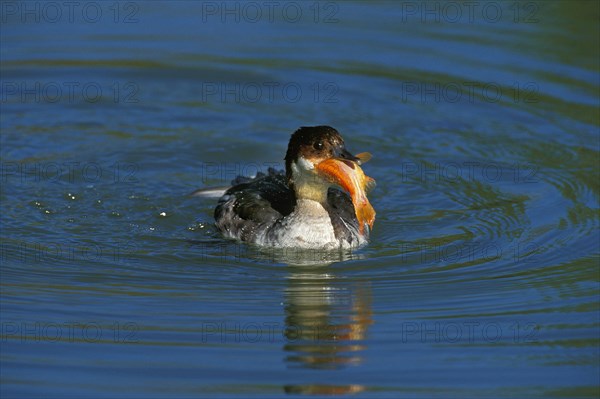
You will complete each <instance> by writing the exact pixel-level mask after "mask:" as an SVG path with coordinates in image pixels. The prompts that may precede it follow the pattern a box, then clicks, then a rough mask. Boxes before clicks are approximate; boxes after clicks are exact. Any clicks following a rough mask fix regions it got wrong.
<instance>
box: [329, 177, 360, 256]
mask: <svg viewBox="0 0 600 399" xmlns="http://www.w3.org/2000/svg"><path fill="white" fill-rule="evenodd" d="M327 205H328V212H329V217H330V219H331V224H332V225H333V231H334V233H335V236H336V237H337V238H338V239H342V240H345V241H347V242H348V243H350V244H352V241H353V240H355V239H356V234H357V233H358V220H357V219H356V214H355V213H354V205H353V204H352V199H350V196H349V195H348V194H347V193H345V192H342V191H340V190H338V189H335V188H330V189H329V191H328V192H327Z"/></svg>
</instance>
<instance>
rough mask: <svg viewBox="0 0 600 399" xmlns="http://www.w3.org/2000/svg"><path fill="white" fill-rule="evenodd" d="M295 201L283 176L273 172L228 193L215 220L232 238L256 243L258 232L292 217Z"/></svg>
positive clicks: (221, 202)
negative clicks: (255, 238) (254, 240)
mask: <svg viewBox="0 0 600 399" xmlns="http://www.w3.org/2000/svg"><path fill="white" fill-rule="evenodd" d="M240 180H241V179H236V180H235V181H234V182H236V181H237V182H239V181H240ZM295 201H296V199H295V196H294V193H293V191H292V190H290V188H289V187H288V185H287V182H286V178H285V176H284V175H283V173H282V172H276V171H274V170H272V169H270V170H269V174H267V175H263V174H261V175H259V176H257V177H256V178H254V179H252V180H249V181H247V182H245V183H241V184H237V185H235V186H233V187H232V188H230V189H229V190H227V191H226V192H225V195H224V196H223V197H222V198H221V199H220V200H219V204H218V205H217V207H216V209H215V220H216V221H217V227H218V228H219V229H220V230H222V231H225V232H227V233H228V234H229V235H230V236H232V237H238V238H239V239H241V240H243V241H246V240H252V239H253V237H254V236H255V235H256V232H257V231H259V230H261V229H264V228H265V227H267V226H270V225H272V224H273V223H275V222H276V221H277V220H278V219H280V218H282V217H283V216H286V215H288V214H290V213H291V212H292V210H293V208H294V204H295Z"/></svg>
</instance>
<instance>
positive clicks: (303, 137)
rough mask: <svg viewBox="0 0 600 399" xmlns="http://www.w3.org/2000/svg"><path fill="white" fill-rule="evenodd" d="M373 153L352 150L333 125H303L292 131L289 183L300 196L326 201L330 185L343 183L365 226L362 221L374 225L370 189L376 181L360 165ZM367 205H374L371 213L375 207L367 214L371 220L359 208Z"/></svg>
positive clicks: (289, 150) (289, 153)
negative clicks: (364, 218) (362, 217)
mask: <svg viewBox="0 0 600 399" xmlns="http://www.w3.org/2000/svg"><path fill="white" fill-rule="evenodd" d="M370 157H371V156H370V154H369V153H361V154H358V155H353V154H352V153H350V152H349V151H348V150H347V149H346V146H345V144H344V139H343V138H342V136H341V135H340V133H339V132H338V131H337V130H335V129H334V128H332V127H330V126H310V127H306V126H305V127H301V128H300V129H298V130H296V131H295V132H294V134H292V137H291V138H290V142H289V144H288V150H287V153H286V155H285V169H286V176H287V180H288V184H289V185H290V187H291V188H292V189H293V190H294V192H295V193H296V197H297V198H299V199H312V200H314V201H318V202H320V203H322V204H324V203H325V202H326V201H327V190H328V189H329V187H331V186H339V187H341V188H342V189H344V190H345V191H347V192H348V193H349V194H350V196H351V198H352V202H353V203H354V207H355V209H356V211H357V217H358V218H359V221H360V222H361V226H362V224H363V223H362V222H365V223H368V224H369V225H372V223H373V220H374V219H375V212H374V210H373V208H372V207H371V205H370V204H369V203H368V200H367V197H366V191H367V190H368V189H370V188H371V187H373V186H374V183H375V181H374V180H373V179H371V178H370V177H367V176H365V174H364V173H363V171H362V169H361V168H360V165H361V164H363V163H364V162H366V161H368V160H369V159H370ZM365 203H366V205H364V204H365ZM363 206H367V207H368V208H370V210H369V213H370V212H371V211H372V215H369V216H366V217H367V219H369V220H361V217H360V216H359V212H358V210H359V208H361V207H363Z"/></svg>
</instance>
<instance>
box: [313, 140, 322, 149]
mask: <svg viewBox="0 0 600 399" xmlns="http://www.w3.org/2000/svg"><path fill="white" fill-rule="evenodd" d="M313 147H314V148H315V150H322V149H323V142H322V141H317V142H316V143H315V144H313Z"/></svg>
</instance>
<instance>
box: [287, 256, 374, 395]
mask: <svg viewBox="0 0 600 399" xmlns="http://www.w3.org/2000/svg"><path fill="white" fill-rule="evenodd" d="M330 267H331V266H329V267H323V266H321V267H314V266H308V267H307V266H290V276H289V280H288V287H287V288H286V290H285V314H286V318H285V325H286V329H285V336H286V344H285V346H284V350H285V351H286V352H288V355H287V356H286V361H287V362H288V365H289V366H290V367H306V368H312V369H338V368H343V367H347V366H353V365H358V364H360V363H361V362H362V355H361V352H362V351H364V350H365V349H366V344H365V341H366V337H367V332H368V328H369V326H370V325H371V324H373V318H372V310H371V291H370V288H369V286H368V283H366V282H364V281H347V280H344V279H341V278H338V277H336V276H335V275H334V274H333V273H332V271H331V268H330ZM363 390H364V388H363V386H361V385H358V384H350V385H323V384H307V385H288V386H286V387H285V391H286V392H287V393H304V394H334V395H335V394H348V393H356V392H361V391H363Z"/></svg>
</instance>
